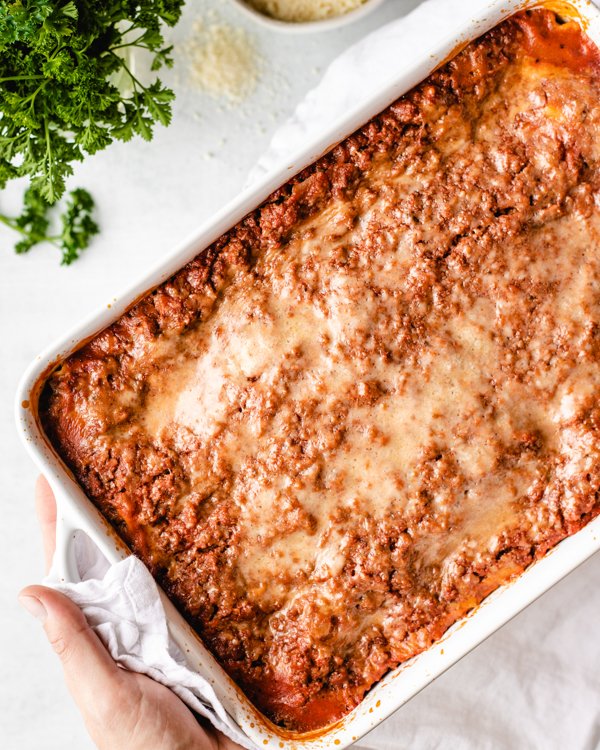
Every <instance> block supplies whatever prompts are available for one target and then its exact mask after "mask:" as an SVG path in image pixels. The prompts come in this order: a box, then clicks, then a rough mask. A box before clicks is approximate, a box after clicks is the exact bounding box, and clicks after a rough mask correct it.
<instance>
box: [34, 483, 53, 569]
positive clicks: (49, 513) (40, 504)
mask: <svg viewBox="0 0 600 750" xmlns="http://www.w3.org/2000/svg"><path fill="white" fill-rule="evenodd" d="M35 511H36V513H37V517H38V521H39V524H40V528H41V530H42V543H43V545H44V560H45V566H46V573H47V572H48V571H49V570H50V565H52V558H53V557H54V550H55V548H56V500H55V499H54V493H53V492H52V489H51V487H50V485H49V484H48V481H47V479H46V477H44V476H43V475H41V474H40V476H39V477H38V479H37V482H36V483H35Z"/></svg>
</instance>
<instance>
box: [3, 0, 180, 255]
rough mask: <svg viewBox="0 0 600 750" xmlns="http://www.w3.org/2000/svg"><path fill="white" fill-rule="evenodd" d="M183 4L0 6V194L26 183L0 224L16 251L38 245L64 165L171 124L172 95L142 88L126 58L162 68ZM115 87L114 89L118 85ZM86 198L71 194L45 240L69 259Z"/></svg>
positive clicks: (159, 0) (140, 0) (33, 0)
mask: <svg viewBox="0 0 600 750" xmlns="http://www.w3.org/2000/svg"><path fill="white" fill-rule="evenodd" d="M182 5H183V0H7V1H3V2H2V3H0V189H3V188H4V187H6V185H7V183H8V182H9V181H10V180H12V179H15V178H17V177H27V178H28V179H29V184H30V187H29V189H28V190H27V192H26V193H25V196H24V201H23V211H22V213H21V215H20V216H19V217H18V218H16V219H10V218H8V217H6V216H0V221H2V222H3V223H4V224H7V225H8V226H11V227H12V228H13V229H16V230H17V231H19V232H20V233H21V234H22V235H24V236H23V237H22V238H21V239H20V240H19V242H18V243H17V245H16V250H17V252H26V251H27V250H29V249H30V248H31V247H33V246H34V245H35V244H37V243H38V242H42V241H47V240H48V237H47V230H48V223H45V222H48V219H47V217H48V210H49V207H50V206H51V205H52V204H54V203H56V202H57V201H58V200H60V198H61V197H62V196H63V195H64V193H65V188H66V180H67V178H68V177H69V176H70V175H72V174H73V164H74V163H75V162H77V161H82V160H83V159H84V158H85V155H86V154H93V153H96V152H97V151H101V150H102V149H104V148H106V147H107V146H108V145H110V143H112V141H113V140H115V139H118V140H122V141H128V140H130V139H131V138H132V137H134V136H136V135H138V136H141V137H142V138H144V139H146V140H150V139H151V138H152V135H153V128H154V125H155V124H156V123H160V124H161V125H168V124H169V123H170V121H171V103H172V100H173V92H172V91H171V90H170V89H168V88H165V87H164V86H163V84H162V83H161V81H160V80H158V79H156V80H155V81H153V82H152V83H150V84H149V85H148V86H145V85H144V84H143V83H142V82H141V81H140V80H139V79H138V78H137V77H136V76H135V73H134V71H133V70H132V67H131V64H130V62H129V61H128V58H129V53H130V51H131V50H134V49H141V50H144V51H145V53H146V54H149V55H150V57H151V69H152V70H153V71H157V70H159V69H160V68H161V67H163V66H168V67H170V66H171V65H172V57H171V52H172V48H171V47H170V46H167V45H165V41H164V37H163V33H162V29H163V26H164V25H165V24H166V25H168V26H173V25H174V24H175V23H177V21H178V20H179V17H180V15H181V8H182ZM119 82H120V83H119ZM92 209H93V201H92V199H91V196H89V194H88V193H87V192H86V191H84V190H79V189H78V190H74V191H73V192H72V193H71V194H70V197H69V199H68V201H67V204H66V207H65V212H64V214H63V215H62V218H61V221H62V225H63V232H62V234H61V236H60V238H59V239H57V238H56V237H54V238H52V240H51V241H53V242H54V244H57V243H58V245H59V246H60V247H61V250H62V252H63V261H62V262H63V263H65V264H68V263H71V262H72V261H73V260H75V258H77V257H78V255H79V252H80V251H81V250H82V249H84V247H86V246H87V243H89V240H90V239H91V237H93V236H94V234H96V233H97V232H98V227H97V226H96V224H95V223H94V221H93V219H92V218H91V214H92Z"/></svg>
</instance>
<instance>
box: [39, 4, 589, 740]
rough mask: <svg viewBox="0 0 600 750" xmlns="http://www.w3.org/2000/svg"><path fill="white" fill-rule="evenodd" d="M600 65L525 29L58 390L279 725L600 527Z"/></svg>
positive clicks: (98, 494)
mask: <svg viewBox="0 0 600 750" xmlns="http://www.w3.org/2000/svg"><path fill="white" fill-rule="evenodd" d="M599 97H600V77H599V67H598V50H597V49H596V47H595V46H594V45H593V44H592V43H591V42H590V41H589V40H588V39H587V38H586V37H585V35H584V34H583V33H582V32H581V31H580V30H579V27H578V26H577V25H576V24H574V23H560V22H559V20H558V19H557V18H556V16H555V15H554V14H553V13H551V12H549V11H545V10H538V11H529V12H527V13H523V14H520V15H519V16H516V17H514V18H513V19H510V20H508V21H505V22H504V23H502V24H501V25H500V26H498V27H496V29H494V30H493V31H491V32H490V33H488V34H487V35H485V36H484V37H482V39H480V40H478V41H476V42H473V43H472V44H470V45H469V46H468V47H467V48H466V49H465V50H463V51H462V52H461V53H460V54H459V55H458V57H456V58H455V59H454V60H453V61H451V62H449V63H448V64H446V65H445V66H444V67H443V68H442V69H440V70H439V71H437V72H436V73H434V74H432V75H431V76H430V77H429V78H428V79H427V80H426V81H425V82H424V83H422V84H421V85H420V86H418V87H417V88H416V89H414V90H413V91H412V92H410V93H409V94H407V95H406V96H404V97H402V98H401V99H399V100H398V101H397V102H395V103H394V104H393V105H391V106H390V107H389V108H388V109H387V110H386V111H385V112H383V113H382V114H381V115H379V116H378V117H376V118H374V119H373V120H372V121H371V122H369V123H368V124H367V125H365V126H364V127H363V128H361V129H360V130H359V131H358V132H357V133H355V134H354V135H353V136H351V137H350V138H348V139H346V140H345V141H344V142H343V143H341V144H340V145H338V146H336V147H335V148H334V149H333V150H332V151H331V152H330V153H329V154H327V155H326V156H325V157H323V158H322V159H320V160H319V161H318V162H316V163H315V164H314V165H313V166H311V167H309V168H308V169H305V170H304V171H303V172H302V173H301V174H300V175H299V176H297V177H296V178H294V179H293V180H291V181H290V182H288V183H287V184H286V185H284V186H283V187H282V188H281V189H280V190H278V191H277V192H276V193H274V194H273V195H272V196H271V197H270V198H269V199H268V200H267V201H266V202H265V203H264V204H263V205H262V206H261V207H260V208H258V209H257V210H256V211H254V212H253V213H251V214H249V215H248V216H247V217H246V218H245V219H244V220H243V221H241V222H240V223H239V224H238V225H237V226H236V227H234V228H233V229H232V230H231V231H229V232H227V233H226V234H224V235H223V236H222V237H221V238H220V239H219V240H217V241H216V242H215V243H214V244H213V245H212V246H211V247H209V248H208V249H207V250H205V251H204V252H202V253H200V255H198V257H197V258H195V259H194V260H193V261H192V262H190V263H189V264H188V265H187V266H185V268H183V269H182V270H181V271H180V272H179V273H177V274H175V276H173V277H172V278H171V279H170V280H169V281H167V282H166V283H164V284H163V285H161V286H160V287H159V288H157V289H155V290H154V291H152V292H151V293H150V294H148V295H147V296H146V297H145V298H144V299H142V300H141V301H140V302H139V303H137V304H136V305H135V307H133V308H132V309H131V310H130V311H129V312H128V313H127V314H125V315H124V316H123V317H122V318H121V319H120V320H118V321H117V322H116V323H114V324H113V325H112V326H110V328H108V329H106V330H105V331H103V332H102V333H100V334H99V335H98V336H96V337H95V338H94V339H93V340H92V341H90V342H89V343H87V344H86V345H85V346H84V347H82V348H81V349H80V350H79V351H77V352H76V353H75V354H73V355H72V356H70V357H69V358H68V359H67V360H66V361H65V362H63V363H62V365H61V366H60V367H59V368H58V369H57V370H56V371H55V372H54V373H53V374H52V375H51V377H50V378H49V380H48V382H47V385H46V387H45V391H44V393H43V396H42V399H41V404H40V407H41V416H42V420H43V424H44V427H45V430H46V432H47V434H48V436H49V437H50V439H51V441H52V442H53V444H54V445H55V447H56V449H57V451H58V452H59V454H60V455H61V456H62V457H63V459H64V461H65V462H66V464H67V465H68V466H69V467H70V469H71V470H72V471H73V473H74V475H75V477H76V478H77V480H78V481H79V482H80V483H81V485H82V486H83V488H84V489H85V492H86V493H87V494H88V496H89V497H90V498H91V499H92V500H93V502H94V503H95V504H96V505H97V506H98V508H99V509H100V510H101V511H102V513H103V514H104V515H105V516H106V517H107V518H108V519H109V520H110V522H111V523H112V524H113V525H114V526H115V527H116V529H117V530H118V532H119V533H120V535H121V536H122V537H123V539H124V540H125V541H126V542H127V544H129V545H130V547H131V549H132V550H133V551H134V552H135V553H136V554H138V555H139V556H140V557H141V558H142V560H144V562H146V563H147V565H148V566H149V568H150V570H151V571H152V573H153V574H154V575H155V576H156V578H157V579H158V581H160V583H161V584H162V585H163V586H164V588H165V589H166V591H167V592H168V594H169V595H170V596H171V597H172V599H173V600H174V602H175V603H176V604H177V605H178V607H179V608H180V610H181V611H182V612H183V613H184V615H185V616H186V617H187V618H188V620H189V621H190V622H191V623H192V624H193V626H194V627H195V628H196V629H197V631H198V633H199V634H200V636H201V638H202V640H203V641H204V643H205V644H206V645H207V646H208V648H209V649H210V650H211V651H212V653H213V654H214V655H215V656H216V658H217V660H218V661H219V662H220V663H221V664H222V665H223V667H224V668H225V669H226V670H227V672H228V673H229V674H230V675H231V676H232V677H233V678H234V680H236V681H237V683H238V684H239V685H240V686H241V687H242V688H243V689H244V690H245V691H246V693H247V695H248V696H249V697H250V699H251V700H252V701H254V703H255V704H256V705H257V706H258V707H259V708H260V709H261V710H262V711H263V712H264V713H265V714H266V715H267V716H268V717H269V718H271V719H272V720H273V721H275V722H277V723H279V724H281V725H283V726H285V727H287V728H289V729H292V730H308V729H314V728H318V727H321V726H323V725H325V724H327V723H329V722H332V721H333V720H336V719H338V718H339V717H341V716H342V715H344V714H345V713H347V712H348V711H349V710H350V709H351V708H352V707H354V706H356V705H357V704H358V703H359V702H360V701H361V699H362V697H363V696H364V694H365V692H366V691H367V690H369V688H370V687H371V686H372V685H373V684H374V683H376V682H377V681H378V680H379V679H380V678H381V677H382V676H383V675H385V673H386V672H388V671H389V670H390V669H392V668H394V667H396V666H397V665H398V664H399V663H401V662H404V661H405V660H407V659H409V658H410V657H412V656H414V655H415V654H418V653H419V652H421V651H422V650H423V649H426V648H427V647H428V646H430V644H432V643H433V642H434V641H435V640H436V639H439V638H440V636H441V635H442V634H443V633H444V632H445V631H446V630H447V628H448V627H449V626H450V625H451V624H452V623H454V622H455V621H456V620H457V619H459V618H460V617H461V616H463V615H464V614H465V613H466V612H468V611H469V610H470V609H472V608H473V607H474V606H475V605H476V604H477V603H478V602H480V601H481V600H482V599H483V598H484V597H485V596H487V595H488V594H489V593H490V592H491V591H493V590H494V589H495V588H497V587H498V586H499V585H500V584H502V583H505V582H507V581H509V580H511V579H512V578H513V577H515V576H516V575H518V574H519V573H520V572H521V571H523V569H524V568H526V567H527V566H528V565H529V564H530V563H532V562H533V561H534V560H536V559H537V558H539V557H541V556H542V555H544V554H545V553H546V551H547V550H548V549H549V548H551V547H552V546H553V545H555V544H556V543H557V542H558V541H559V540H561V539H563V538H564V537H566V536H567V535H569V534H572V533H574V532H575V531H577V530H578V529H580V528H581V527H582V526H583V525H584V524H586V523H587V522H588V521H589V520H590V519H591V518H593V517H594V516H595V515H597V514H598V512H599V510H600V501H599V499H598V498H599V495H598V491H599V486H600V460H599V449H600V406H599V405H598V398H597V389H598V383H599V382H600V368H599V363H600V333H599V331H600V328H599V323H600V234H599V231H600V214H599V210H600V108H599V106H598V102H599Z"/></svg>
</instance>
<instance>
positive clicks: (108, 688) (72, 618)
mask: <svg viewBox="0 0 600 750" xmlns="http://www.w3.org/2000/svg"><path fill="white" fill-rule="evenodd" d="M19 601H20V602H21V604H22V605H23V606H24V607H25V609H27V610H28V611H29V612H30V613H31V614H33V615H34V616H35V617H37V618H38V619H40V620H41V621H42V622H43V624H44V630H45V631H46V636H47V637H48V641H49V642H50V644H51V645H52V647H53V649H54V650H55V651H56V653H57V654H58V656H59V658H60V660H61V662H62V666H63V670H64V674H65V681H66V683H67V687H68V688H69V691H70V693H71V695H72V696H73V698H74V699H75V702H76V703H77V705H78V706H79V708H80V710H81V712H82V713H83V715H84V718H86V720H87V719H89V718H90V716H91V715H92V714H93V713H94V711H96V709H97V708H98V707H99V706H98V704H99V703H100V702H101V701H102V700H103V698H106V699H108V700H116V701H118V697H117V696H118V688H119V687H120V686H121V680H122V670H120V669H119V668H118V667H117V665H116V664H115V662H114V661H113V660H112V658H111V656H110V654H109V653H108V651H107V650H106V649H105V648H104V646H103V644H102V642H101V641H100V639H99V638H98V636H97V635H96V634H95V633H94V631H93V630H92V629H91V628H90V627H89V625H88V623H87V621H86V619H85V617H84V615H83V613H82V611H81V610H80V609H79V607H77V605H76V604H74V603H73V602H72V601H71V600H70V599H68V598H67V597H66V596H63V594H60V593H59V592H58V591H54V590H53V589H49V588H46V587H45V586H28V587H27V588H25V589H23V591H21V593H20V594H19ZM106 710H107V712H108V713H109V712H110V707H106Z"/></svg>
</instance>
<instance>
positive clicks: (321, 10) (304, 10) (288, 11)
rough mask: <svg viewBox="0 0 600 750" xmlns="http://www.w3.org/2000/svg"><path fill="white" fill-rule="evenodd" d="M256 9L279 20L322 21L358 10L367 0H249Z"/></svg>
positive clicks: (296, 21) (297, 21)
mask: <svg viewBox="0 0 600 750" xmlns="http://www.w3.org/2000/svg"><path fill="white" fill-rule="evenodd" d="M247 2H248V4H249V5H251V6H252V7H253V8H255V9H256V10H258V11H260V12H261V13H264V14H265V15H267V16H271V17H272V18H277V19H278V20H279V21H291V22H292V23H302V22H306V21H321V20H323V19H325V18H333V17H335V16H341V15H344V14H345V13H349V12H350V11H351V10H356V8H358V7H359V6H361V5H364V4H365V2H366V0H247Z"/></svg>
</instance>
